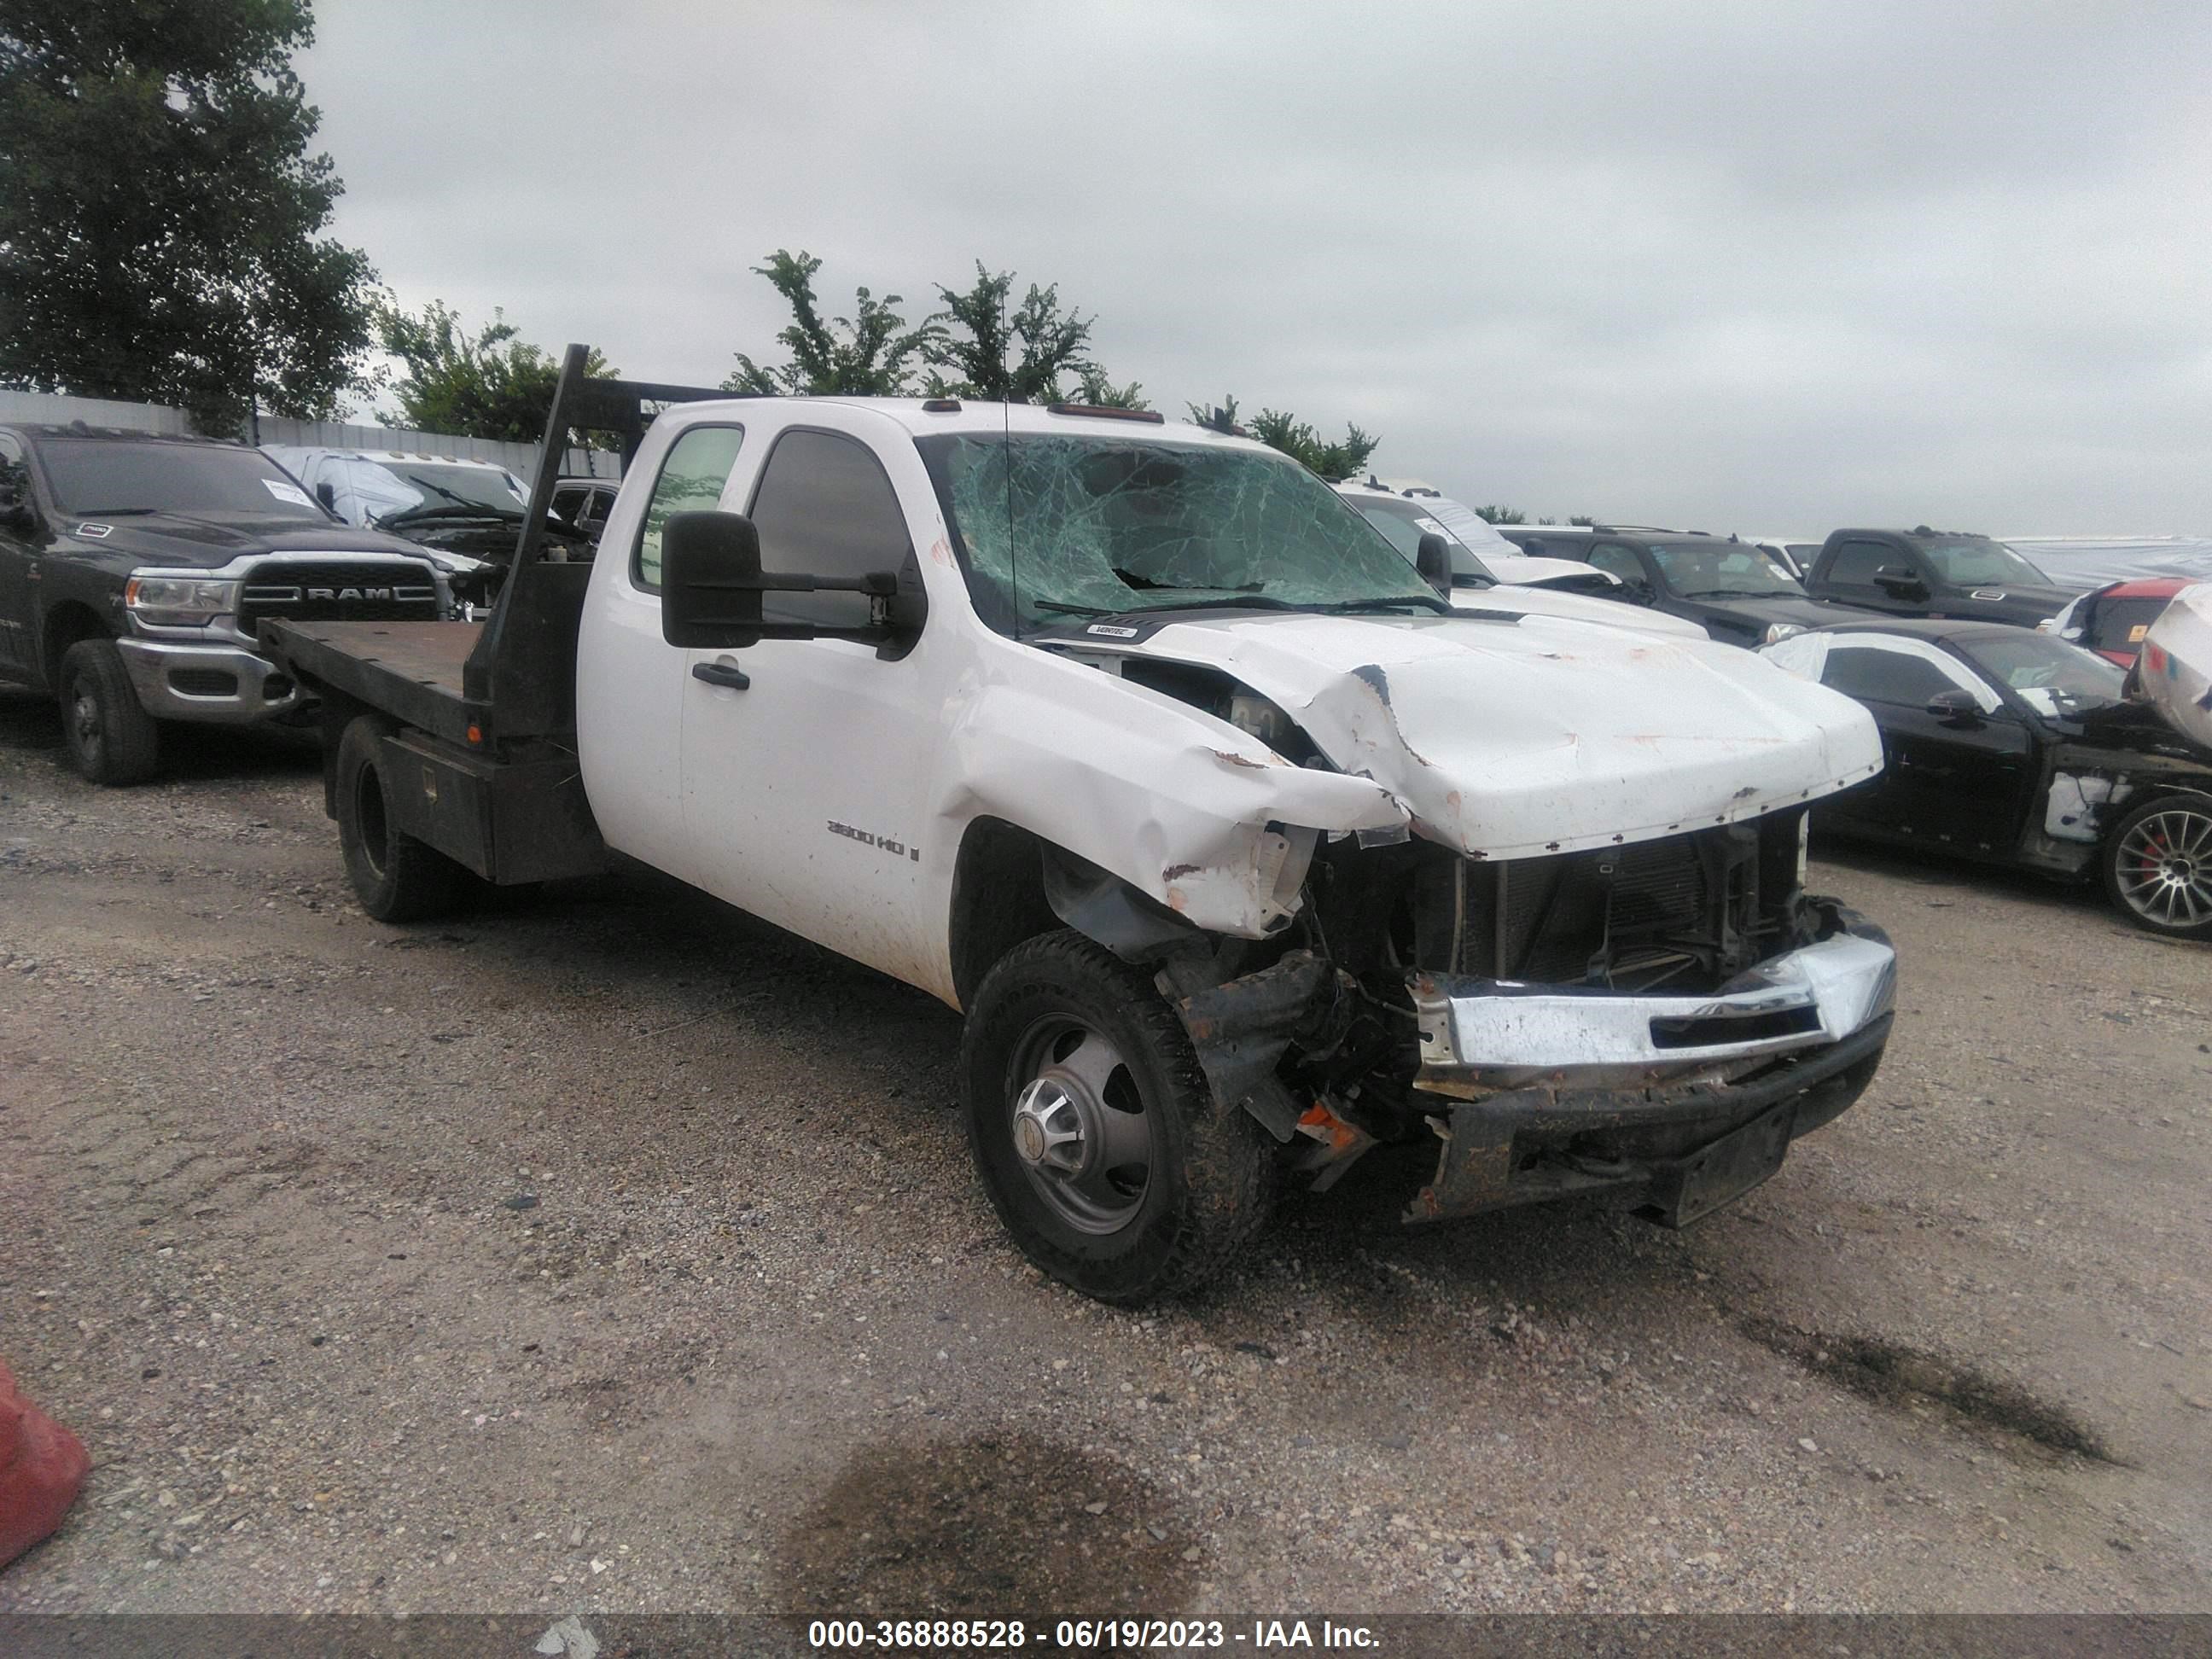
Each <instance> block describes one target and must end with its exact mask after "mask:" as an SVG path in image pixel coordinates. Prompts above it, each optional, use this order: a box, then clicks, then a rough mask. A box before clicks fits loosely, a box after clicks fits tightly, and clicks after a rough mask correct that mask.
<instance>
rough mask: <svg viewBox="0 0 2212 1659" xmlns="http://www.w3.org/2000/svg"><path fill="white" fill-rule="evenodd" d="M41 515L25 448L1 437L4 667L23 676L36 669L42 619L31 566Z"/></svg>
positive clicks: (0, 650) (0, 655)
mask: <svg viewBox="0 0 2212 1659" xmlns="http://www.w3.org/2000/svg"><path fill="white" fill-rule="evenodd" d="M36 511H37V507H36V506H35V505H34V503H33V498H32V495H31V475H30V469H29V468H28V467H27V465H25V464H24V460H23V446H22V444H21V441H18V440H17V438H16V437H15V435H14V434H13V433H9V432H0V665H5V666H6V667H7V668H8V669H9V671H10V672H11V673H16V674H23V673H27V672H29V671H31V670H32V669H33V668H34V667H35V666H36V661H37V656H38V640H37V637H36V635H37V629H38V618H37V617H36V616H35V615H34V614H33V612H34V610H35V607H34V606H33V605H32V604H31V561H32V560H33V559H34V558H35V557H37V556H38V538H39V536H40V532H39V531H37V530H35V529H33V528H32V526H31V522H30V520H29V518H28V515H29V514H31V513H35V512H36Z"/></svg>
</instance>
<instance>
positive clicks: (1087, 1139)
mask: <svg viewBox="0 0 2212 1659" xmlns="http://www.w3.org/2000/svg"><path fill="white" fill-rule="evenodd" d="M1013 1076H1014V1078H1015V1079H1016V1084H1015V1086H1014V1088H1013V1090H1012V1098H1011V1100H1010V1102H1009V1105H1008V1115H1009V1122H1008V1127H1009V1129H1010V1130H1011V1131H1012V1140H1013V1150H1014V1161H1015V1162H1016V1163H1017V1164H1019V1165H1020V1166H1021V1170H1022V1174H1023V1176H1024V1177H1026V1178H1027V1180H1028V1181H1029V1183H1030V1186H1031V1187H1032V1188H1035V1189H1036V1194H1037V1195H1038V1196H1039V1197H1040V1198H1042V1200H1044V1201H1045V1204H1046V1206H1048V1208H1049V1209H1050V1210H1051V1211H1052V1212H1053V1213H1054V1215H1055V1216H1057V1217H1058V1218H1060V1220H1062V1221H1064V1222H1066V1224H1067V1225H1069V1226H1070V1227H1073V1228H1074V1229H1075V1230H1076V1231H1078V1232H1083V1233H1089V1234H1091V1235H1093V1236H1094V1237H1103V1236H1104V1235H1106V1234H1109V1233H1116V1232H1119V1231H1121V1229H1122V1228H1124V1227H1126V1226H1127V1225H1129V1224H1130V1223H1131V1222H1132V1221H1133V1220H1134V1219H1135V1218H1136V1215H1137V1212H1138V1211H1139V1209H1141V1208H1142V1207H1143V1206H1144V1202H1145V1194H1146V1189H1147V1188H1149V1187H1150V1185H1151V1183H1152V1156H1153V1151H1152V1117H1151V1115H1150V1114H1149V1113H1148V1112H1147V1111H1146V1109H1145V1103H1144V1099H1143V1097H1141V1096H1140V1095H1139V1093H1138V1091H1137V1080H1136V1079H1135V1078H1134V1077H1133V1076H1132V1075H1131V1074H1130V1072H1129V1066H1128V1062H1127V1060H1123V1059H1122V1057H1121V1050H1119V1049H1118V1048H1115V1046H1114V1045H1113V1044H1112V1043H1111V1042H1108V1041H1107V1040H1106V1038H1105V1037H1104V1036H1103V1035H1101V1034H1100V1033H1099V1032H1097V1031H1095V1030H1092V1029H1091V1027H1090V1026H1088V1025H1085V1024H1083V1023H1082V1022H1081V1021H1079V1020H1076V1019H1074V1018H1068V1017H1064V1016H1062V1017H1055V1018H1051V1019H1046V1020H1041V1021H1039V1022H1038V1023H1037V1024H1035V1025H1033V1026H1031V1027H1030V1030H1029V1031H1028V1032H1027V1033H1026V1034H1025V1035H1024V1036H1023V1038H1022V1041H1021V1043H1020V1044H1019V1046H1018V1048H1017V1049H1016V1051H1015V1066H1014V1071H1013Z"/></svg>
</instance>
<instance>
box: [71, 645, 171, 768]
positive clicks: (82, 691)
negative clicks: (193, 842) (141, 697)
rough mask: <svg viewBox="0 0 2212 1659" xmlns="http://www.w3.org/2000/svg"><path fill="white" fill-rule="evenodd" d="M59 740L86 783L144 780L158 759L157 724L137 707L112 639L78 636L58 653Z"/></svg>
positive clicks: (135, 697) (127, 671)
mask: <svg viewBox="0 0 2212 1659" xmlns="http://www.w3.org/2000/svg"><path fill="white" fill-rule="evenodd" d="M58 685H59V687H60V690H61V705H62V741H63V742H64V743H65V744H68V745H69V754H70V760H71V761H72V762H73V763H75V764H76V769H77V770H78V771H79V772H81V773H82V774H83V775H84V777H85V780H86V781H88V782H90V783H100V784H106V785H109V786H111V787H112V786H119V785H122V784H130V783H143V782H145V781H146V780H147V779H149V778H150V777H152V776H153V775H154V772H155V768H156V767H157V766H158V765H159V764H160V763H161V727H160V726H158V725H156V724H155V720H154V717H153V716H152V715H151V714H148V713H147V712H146V711H145V710H144V709H143V708H140V707H139V706H138V693H137V691H136V690H133V689H132V687H131V671H129V670H128V669H126V668H125V667H124V665H123V653H121V652H120V651H118V650H117V649H116V648H115V641H113V640H79V641H77V642H76V644H75V645H73V646H71V647H70V648H69V649H68V650H67V651H65V652H64V653H62V667H61V675H60V678H59V680H58Z"/></svg>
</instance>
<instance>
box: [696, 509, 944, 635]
mask: <svg viewBox="0 0 2212 1659" xmlns="http://www.w3.org/2000/svg"><path fill="white" fill-rule="evenodd" d="M763 593H860V594H864V595H866V598H867V601H868V620H867V623H866V625H865V626H862V627H857V628H817V626H815V625H814V624H813V623H772V622H763V620H762V619H761V595H762V594H763ZM927 613H928V600H927V597H926V596H925V594H924V592H923V589H922V586H921V567H920V566H919V565H918V564H917V563H916V562H915V558H914V555H913V551H912V550H910V549H909V550H908V552H907V555H906V560H905V563H904V566H903V568H900V569H897V570H871V571H869V572H868V573H867V574H865V575H860V576H813V575H804V574H796V573H780V572H776V571H769V570H763V569H762V568H761V551H760V532H759V531H758V530H757V529H756V528H754V526H753V521H752V520H750V519H748V518H746V517H745V516H744V514H743V513H674V514H671V516H670V518H669V520H668V523H667V525H666V526H665V528H664V529H663V530H662V532H661V537H660V636H661V638H663V639H664V640H665V641H668V643H669V644H671V645H673V646H680V647H683V648H684V649H686V650H691V651H742V650H744V648H745V647H748V646H753V645H757V644H759V643H760V642H761V641H763V640H854V641H858V642H860V643H861V644H864V645H873V646H877V647H881V653H880V654H882V655H884V656H899V655H903V654H904V653H905V651H906V649H907V647H909V646H911V645H912V644H913V643H914V641H915V638H916V637H918V636H919V635H920V634H921V624H922V621H923V618H924V617H926V616H927Z"/></svg>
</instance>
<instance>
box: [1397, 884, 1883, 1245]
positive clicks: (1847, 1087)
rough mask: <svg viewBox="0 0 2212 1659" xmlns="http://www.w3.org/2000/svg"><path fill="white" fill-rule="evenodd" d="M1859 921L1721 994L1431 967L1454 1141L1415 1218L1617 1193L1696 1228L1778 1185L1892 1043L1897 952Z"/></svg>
mask: <svg viewBox="0 0 2212 1659" xmlns="http://www.w3.org/2000/svg"><path fill="white" fill-rule="evenodd" d="M1843 920H1844V929H1843V931H1840V932H1838V933H1836V934H1835V935H1833V936H1832V937H1831V938H1829V939H1824V940H1822V941H1820V943H1819V944H1816V945H1807V946H1805V947H1804V948H1803V949H1802V950H1798V951H1790V952H1789V953H1788V954H1787V955H1784V956H1781V957H1776V958H1774V959H1773V960H1772V961H1771V962H1767V963H1761V964H1760V965H1759V967H1758V968H1757V969H1753V970H1752V971H1751V972H1750V973H1747V974H1745V975H1741V977H1740V978H1739V979H1738V980H1737V981H1735V982H1734V983H1733V984H1731V985H1729V987H1725V988H1724V989H1723V990H1722V991H1720V992H1717V993H1715V994H1712V995H1711V996H1690V997H1668V996H1644V997H1638V996H1624V995H1620V994H1617V993H1613V992H1610V991H1605V990H1602V989H1595V990H1589V991H1583V990H1580V989H1577V988H1575V987H1533V986H1523V985H1509V984H1504V983H1501V982H1499V981H1477V980H1468V979H1449V978H1444V977H1440V976H1437V975H1425V976H1421V977H1419V978H1417V979H1416V980H1415V981H1414V984H1413V992H1414V997H1415V1001H1416V1004H1417V1006H1418V1010H1419V1018H1420V1030H1421V1069H1420V1072H1419V1076H1418V1078H1417V1079H1416V1087H1417V1089H1419V1091H1421V1092H1423V1093H1425V1094H1427V1095H1429V1096H1430V1097H1432V1101H1433V1109H1432V1110H1431V1121H1432V1122H1433V1123H1434V1124H1435V1127H1436V1129H1437V1134H1438V1136H1439V1137H1440V1138H1441V1139H1443V1148H1442V1152H1441V1155H1440V1157H1439V1158H1438V1160H1437V1174H1436V1177H1435V1179H1434V1180H1433V1181H1432V1182H1431V1183H1430V1185H1429V1186H1427V1187H1425V1188H1423V1189H1422V1191H1421V1193H1420V1194H1419V1197H1418V1198H1416V1199H1415V1200H1414V1201H1413V1206H1412V1208H1410V1209H1409V1210H1408V1211H1407V1212H1406V1218H1407V1220H1409V1221H1434V1220H1441V1219H1443V1218H1448V1217H1451V1216H1460V1215H1470V1214H1474V1213H1477V1212H1481V1211H1485V1210H1494V1209H1499V1208H1503V1207H1505V1206H1510V1205H1518V1204H1529V1203H1535V1202H1539V1201H1541V1200H1546V1199H1553V1198H1564V1197H1568V1196H1571V1195H1575V1194H1592V1195H1595V1194H1611V1195H1614V1196H1620V1197H1625V1198H1626V1199H1627V1200H1629V1201H1630V1202H1631V1203H1632V1204H1634V1205H1635V1206H1636V1207H1637V1210H1638V1213H1639V1214H1641V1215H1644V1216H1645V1217H1646V1218H1649V1219H1650V1220H1654V1221H1657V1222H1660V1223H1662V1224H1663V1225H1668V1226H1686V1225H1688V1224H1689V1223H1691V1222H1692V1221H1695V1220H1697V1219H1698V1218H1700V1217H1701V1216H1704V1215H1705V1214H1708V1213H1710V1212H1711V1211H1712V1210H1714V1209H1717V1208H1718V1207H1719V1206H1721V1205H1723V1204H1725V1203H1727V1202H1729V1200H1732V1199H1734V1198H1736V1197H1738V1196H1740V1195H1741V1194H1743V1193H1745V1192H1747V1191H1749V1190H1750V1189H1751V1188H1753V1187H1755V1186H1757V1185H1758V1184H1759V1182H1762V1181H1765V1179H1766V1178H1767V1177H1768V1176H1771V1175H1772V1174H1773V1173H1774V1172H1775V1170H1778V1169H1779V1168H1780V1167H1781V1164H1782V1159H1783V1157H1784V1153H1785V1152H1786V1151H1787V1150H1788V1147H1789V1145H1790V1141H1792V1140H1793V1139H1796V1137H1797V1136H1799V1135H1802V1134H1804V1133H1808V1131H1810V1130H1813V1129H1816V1128H1818V1127H1820V1126H1821V1125H1822V1124H1824V1123H1826V1122H1828V1121H1831V1120H1832V1119H1833V1118H1835V1117H1836V1116H1838V1115H1840V1114H1841V1113H1842V1112H1843V1111H1844V1109H1847V1108H1848V1107H1849V1106H1850V1104H1851V1103H1852V1102H1853V1101H1855V1100H1857V1098H1858V1097H1859V1096H1860V1094H1861V1093H1862V1092H1863V1091H1864V1090H1865V1088H1866V1086H1867V1085H1868V1084H1869V1083H1870V1082H1871V1081H1873V1079H1874V1074H1875V1068H1876V1067H1877V1066H1879V1065H1880V1064H1881V1054H1882V1049H1883V1048H1884V1046H1885V1045H1886V1044H1887V1042H1888V1041H1889V1032H1890V1026H1891V1024H1892V1022H1893V1019H1894V1018H1895V1016H1894V1014H1893V1012H1892V1005H1893V1002H1894V1000H1895V993H1896V958H1895V956H1894V953H1893V951H1891V949H1890V946H1889V942H1888V940H1887V939H1886V938H1885V937H1884V936H1883V935H1882V934H1881V930H1880V929H1878V928H1875V927H1872V926H1871V925H1870V924H1868V923H1866V922H1863V921H1861V920H1859V919H1858V918H1857V917H1856V916H1850V915H1844V918H1843Z"/></svg>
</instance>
